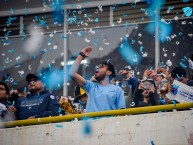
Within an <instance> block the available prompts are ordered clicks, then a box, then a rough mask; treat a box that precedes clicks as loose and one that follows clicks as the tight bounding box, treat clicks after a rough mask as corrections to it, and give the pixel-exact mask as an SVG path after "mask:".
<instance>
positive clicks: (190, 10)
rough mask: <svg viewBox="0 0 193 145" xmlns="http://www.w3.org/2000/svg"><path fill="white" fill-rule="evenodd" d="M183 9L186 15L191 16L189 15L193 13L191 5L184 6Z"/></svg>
mask: <svg viewBox="0 0 193 145" xmlns="http://www.w3.org/2000/svg"><path fill="white" fill-rule="evenodd" d="M182 10H183V12H184V15H185V16H186V17H189V16H191V15H192V8H191V7H185V8H183V9H182Z"/></svg>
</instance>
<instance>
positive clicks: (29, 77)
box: [26, 74, 40, 83]
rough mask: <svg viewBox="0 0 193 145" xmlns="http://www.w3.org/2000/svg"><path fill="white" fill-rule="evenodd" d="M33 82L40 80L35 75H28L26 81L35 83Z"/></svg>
mask: <svg viewBox="0 0 193 145" xmlns="http://www.w3.org/2000/svg"><path fill="white" fill-rule="evenodd" d="M33 80H40V78H39V77H38V76H36V75H34V74H28V75H27V76H26V81H27V82H28V83H29V82H31V81H33Z"/></svg>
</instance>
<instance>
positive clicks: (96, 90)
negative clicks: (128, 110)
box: [70, 46, 125, 112]
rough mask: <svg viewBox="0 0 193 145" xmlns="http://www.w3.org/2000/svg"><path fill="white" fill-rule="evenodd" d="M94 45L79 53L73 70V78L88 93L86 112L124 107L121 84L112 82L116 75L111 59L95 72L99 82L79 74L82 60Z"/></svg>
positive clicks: (102, 63)
mask: <svg viewBox="0 0 193 145" xmlns="http://www.w3.org/2000/svg"><path fill="white" fill-rule="evenodd" d="M91 51H92V47H91V46H88V47H86V48H84V49H82V51H81V52H80V53H79V56H78V57H77V58H76V60H75V62H74V64H73V66H72V68H71V70H70V75H71V76H72V79H73V80H74V81H75V82H76V83H77V84H78V85H80V86H81V87H82V88H83V89H84V90H85V91H86V93H87V95H88V100H87V105H86V109H85V112H98V111H106V110H115V109H124V108H125V97H124V93H123V90H122V89H121V88H120V87H119V86H115V85H113V84H111V83H110V81H111V79H112V78H113V77H114V76H115V69H114V66H113V65H112V64H111V63H110V62H109V61H102V62H101V63H100V64H99V66H98V69H97V70H96V72H95V76H94V77H95V79H96V80H97V82H92V81H89V80H85V79H84V78H83V77H82V76H80V75H79V74H77V72H78V68H79V65H80V63H81V61H82V60H83V59H84V58H86V57H88V56H89V55H90V53H91Z"/></svg>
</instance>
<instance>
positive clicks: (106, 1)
mask: <svg viewBox="0 0 193 145" xmlns="http://www.w3.org/2000/svg"><path fill="white" fill-rule="evenodd" d="M141 1H145V0H124V3H132V2H135V3H136V2H141ZM122 3H123V1H120V0H102V1H101V0H96V1H92V2H84V3H75V4H74V5H73V7H72V5H70V4H68V5H64V6H63V9H77V7H78V6H81V8H91V7H98V6H99V5H102V6H109V5H114V4H122ZM52 11H54V9H51V8H50V7H38V8H28V14H37V13H46V12H52ZM14 15H24V9H16V10H15V12H14V13H13V14H12V13H11V12H10V10H7V11H0V17H4V16H14Z"/></svg>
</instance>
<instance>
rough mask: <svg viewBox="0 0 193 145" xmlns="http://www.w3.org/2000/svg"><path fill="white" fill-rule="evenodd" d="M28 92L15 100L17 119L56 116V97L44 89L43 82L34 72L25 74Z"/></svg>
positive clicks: (57, 105) (57, 107)
mask: <svg viewBox="0 0 193 145" xmlns="http://www.w3.org/2000/svg"><path fill="white" fill-rule="evenodd" d="M26 81H27V83H28V90H29V92H30V93H29V94H27V96H26V97H23V98H19V99H18V101H17V102H16V105H15V108H16V116H17V119H19V120H23V119H32V118H40V117H49V116H58V115H59V113H58V110H59V103H58V101H57V98H56V97H55V96H53V95H52V94H51V93H49V92H48V91H46V90H44V84H43V83H42V81H41V80H40V78H39V77H38V76H36V75H34V74H28V75H27V76H26Z"/></svg>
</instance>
